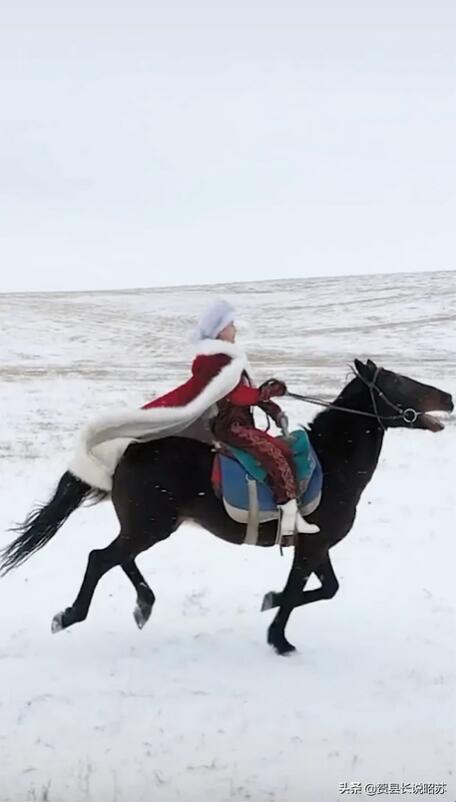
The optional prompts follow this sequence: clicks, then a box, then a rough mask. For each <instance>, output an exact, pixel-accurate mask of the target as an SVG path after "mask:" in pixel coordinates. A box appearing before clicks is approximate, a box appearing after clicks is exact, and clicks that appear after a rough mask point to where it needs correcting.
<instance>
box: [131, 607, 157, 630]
mask: <svg viewBox="0 0 456 802" xmlns="http://www.w3.org/2000/svg"><path fill="white" fill-rule="evenodd" d="M151 612H152V605H151V604H144V603H142V604H141V602H138V603H137V605H136V607H135V609H134V612H133V618H134V619H135V621H136V626H137V627H138V629H142V628H143V627H144V626H145V625H146V624H147V622H148V620H149V618H150V614H151Z"/></svg>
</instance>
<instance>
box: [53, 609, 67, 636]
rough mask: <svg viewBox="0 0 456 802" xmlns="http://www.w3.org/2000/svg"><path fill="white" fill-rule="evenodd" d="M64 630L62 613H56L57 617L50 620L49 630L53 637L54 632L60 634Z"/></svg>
mask: <svg viewBox="0 0 456 802" xmlns="http://www.w3.org/2000/svg"><path fill="white" fill-rule="evenodd" d="M64 628H65V627H64V624H63V613H57V615H55V616H54V618H53V619H52V624H51V630H52V633H53V635H55V633H56V632H60V631H61V630H62V629H64Z"/></svg>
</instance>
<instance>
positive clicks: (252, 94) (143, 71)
mask: <svg viewBox="0 0 456 802" xmlns="http://www.w3.org/2000/svg"><path fill="white" fill-rule="evenodd" d="M455 186H456V4H455V3H454V2H452V0H451V1H450V0H449V1H448V2H439V0H432V2H431V0H426V2H423V1H422V0H408V1H405V0H394V2H389V0H383V1H382V2H381V3H379V2H378V0H361V1H360V2H354V1H353V0H347V1H346V0H326V2H325V0H319V2H315V0H312V1H311V2H308V0H296V2H295V1H294V0H280V1H279V0H277V2H274V3H272V2H268V0H251V2H249V0H242V1H240V0H224V2H217V0H208V2H204V1H201V0H181V1H180V2H176V0H155V1H154V0H144V2H142V1H138V0H137V1H136V2H135V1H134V0H129V2H126V1H125V0H122V2H116V0H92V1H91V2H84V0H82V2H78V3H68V2H62V0H59V2H56V3H50V2H48V1H47V0H40V2H36V0H29V2H20V0H15V2H14V3H9V4H7V3H6V0H5V2H3V3H2V11H1V28H0V264H1V274H0V275H1V277H0V291H4V290H50V289H86V288H87V289H91V288H97V289H99V288H110V287H136V286H153V285H160V284H162V285H167V284H182V283H207V282H210V283H212V282H217V281H227V280H233V281H235V280H242V279H245V280H255V279H258V280H260V279H267V278H281V277H284V278H285V277H292V276H297V277H303V276H307V275H324V274H328V275H336V274H343V273H369V272H383V271H413V270H437V269H454V268H455V267H456V253H455V250H456V249H455V236H456V194H455Z"/></svg>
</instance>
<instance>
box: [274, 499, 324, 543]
mask: <svg viewBox="0 0 456 802" xmlns="http://www.w3.org/2000/svg"><path fill="white" fill-rule="evenodd" d="M278 507H279V510H280V511H281V515H280V537H281V538H283V537H289V536H290V535H294V534H296V532H298V533H299V534H301V535H315V534H316V533H317V532H319V531H320V527H319V526H317V525H316V524H310V523H309V522H308V521H306V519H305V518H303V517H302V515H301V513H300V512H299V510H298V504H297V501H296V499H295V498H292V499H290V501H287V503H286V504H279V505H278Z"/></svg>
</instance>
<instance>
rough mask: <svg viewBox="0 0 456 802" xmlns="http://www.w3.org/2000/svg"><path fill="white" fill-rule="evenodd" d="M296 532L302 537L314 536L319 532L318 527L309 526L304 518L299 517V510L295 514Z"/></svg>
mask: <svg viewBox="0 0 456 802" xmlns="http://www.w3.org/2000/svg"><path fill="white" fill-rule="evenodd" d="M296 530H297V531H298V532H299V533H300V534H303V535H316V534H317V532H319V531H320V527H319V526H317V524H311V523H309V521H306V519H305V518H303V516H302V515H301V513H300V512H299V510H297V512H296Z"/></svg>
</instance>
